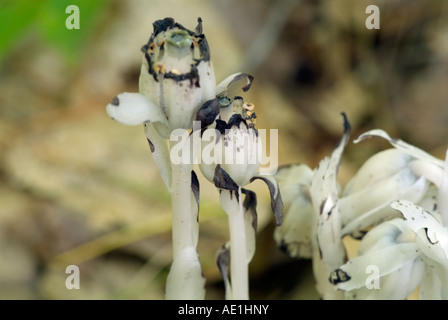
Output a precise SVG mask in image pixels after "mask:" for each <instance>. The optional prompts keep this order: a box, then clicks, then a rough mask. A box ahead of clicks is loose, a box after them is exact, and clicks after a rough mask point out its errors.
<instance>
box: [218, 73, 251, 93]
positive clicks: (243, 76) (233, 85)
mask: <svg viewBox="0 0 448 320" xmlns="http://www.w3.org/2000/svg"><path fill="white" fill-rule="evenodd" d="M253 81H254V77H253V76H251V75H250V74H247V73H235V74H232V75H230V76H228V77H227V78H226V79H224V80H223V81H222V82H221V83H219V84H218V85H217V86H216V91H215V93H216V95H217V96H220V95H223V94H224V95H226V96H228V97H233V96H236V95H238V91H239V90H243V91H244V92H246V91H248V90H249V89H250V87H251V86H252V82H253Z"/></svg>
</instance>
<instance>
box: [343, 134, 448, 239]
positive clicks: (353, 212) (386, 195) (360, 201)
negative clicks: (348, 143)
mask: <svg viewBox="0 0 448 320" xmlns="http://www.w3.org/2000/svg"><path fill="white" fill-rule="evenodd" d="M371 137H381V138H383V139H386V140H387V141H389V142H390V143H391V144H392V145H393V146H394V147H395V148H394V149H388V150H385V151H382V152H379V153H377V154H375V155H373V156H372V157H371V158H370V159H369V160H367V161H366V162H365V163H364V165H363V166H362V167H361V168H360V169H359V171H358V172H357V173H356V175H355V176H354V177H353V178H352V179H351V180H350V181H349V183H348V184H347V185H346V187H345V189H344V192H343V195H342V197H341V199H340V208H341V213H342V224H343V230H342V233H343V234H344V235H345V234H356V233H357V232H358V231H360V230H361V229H363V228H366V227H369V226H372V225H375V224H377V223H379V222H381V221H384V220H387V219H389V218H392V217H397V212H396V211H394V210H392V208H391V207H390V204H391V203H392V202H393V201H394V200H399V199H405V200H409V201H411V202H413V203H416V204H419V203H420V202H422V201H425V199H426V202H428V200H427V199H428V192H430V190H431V189H432V188H434V187H435V188H437V189H438V190H439V192H438V195H437V205H438V206H439V209H440V213H441V214H442V213H443V212H444V213H445V214H442V219H448V197H447V196H446V195H448V183H447V182H444V183H442V177H444V175H445V176H448V173H447V170H448V169H446V165H445V163H444V162H443V161H442V160H439V159H437V158H435V157H433V156H431V155H430V154H428V153H426V152H425V151H423V150H421V149H418V148H416V147H414V146H412V145H410V144H408V143H406V142H404V141H402V140H399V139H392V138H390V137H389V135H388V134H387V133H386V132H384V131H382V130H371V131H368V132H366V133H364V134H362V135H361V136H360V137H359V138H358V139H357V140H355V143H357V142H360V141H362V140H364V139H367V138H371ZM444 181H448V178H445V180H444ZM444 195H445V196H444ZM427 209H430V208H427ZM446 222H447V221H446V220H445V223H446Z"/></svg>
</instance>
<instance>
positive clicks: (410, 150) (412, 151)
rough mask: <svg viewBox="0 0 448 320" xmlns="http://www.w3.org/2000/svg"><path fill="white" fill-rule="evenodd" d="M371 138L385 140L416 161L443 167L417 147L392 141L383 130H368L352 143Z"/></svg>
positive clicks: (439, 162) (441, 163) (397, 140)
mask: <svg viewBox="0 0 448 320" xmlns="http://www.w3.org/2000/svg"><path fill="white" fill-rule="evenodd" d="M372 137H380V138H383V139H386V140H387V141H389V143H390V144H391V145H393V146H394V147H395V148H397V149H399V150H401V151H403V152H405V153H407V154H409V155H411V156H413V157H415V158H417V159H420V160H425V161H429V162H431V163H433V164H435V165H437V166H439V167H443V165H444V163H443V161H441V160H439V159H437V158H435V157H433V156H432V155H430V154H429V153H427V152H425V151H423V150H421V149H419V148H417V147H414V146H413V145H411V144H409V143H407V142H405V141H403V140H400V139H392V138H391V137H390V136H389V135H388V134H387V132H385V131H384V130H381V129H374V130H370V131H367V132H365V133H363V134H362V135H360V136H359V137H358V138H357V139H356V140H355V141H354V143H358V142H360V141H362V140H365V139H367V138H372Z"/></svg>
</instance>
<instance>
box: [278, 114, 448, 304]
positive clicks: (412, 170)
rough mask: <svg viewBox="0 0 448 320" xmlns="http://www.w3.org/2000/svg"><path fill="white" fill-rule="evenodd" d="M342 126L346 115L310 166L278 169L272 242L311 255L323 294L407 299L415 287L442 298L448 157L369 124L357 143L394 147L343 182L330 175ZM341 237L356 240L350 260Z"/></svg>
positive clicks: (447, 274)
mask: <svg viewBox="0 0 448 320" xmlns="http://www.w3.org/2000/svg"><path fill="white" fill-rule="evenodd" d="M348 128H349V126H348V122H347V119H345V133H344V136H343V138H342V141H341V142H340V143H339V145H338V147H337V148H336V149H335V150H334V152H333V153H332V155H331V156H330V157H329V158H325V159H323V160H322V161H321V163H320V164H319V166H318V168H316V169H315V170H312V169H310V168H309V167H308V166H306V165H292V166H288V167H284V168H281V169H280V170H279V172H278V174H277V179H278V181H279V184H280V189H281V191H282V195H283V199H284V203H285V220H284V223H283V225H282V226H280V227H278V228H277V229H276V231H275V239H276V241H277V243H278V245H279V246H280V247H281V248H282V249H283V250H285V251H287V252H288V253H289V255H290V256H292V257H296V258H307V259H309V258H311V259H312V262H313V270H314V275H315V278H316V287H317V290H318V292H319V294H320V295H321V296H322V298H324V299H344V298H345V299H406V298H407V297H408V296H409V295H410V294H411V293H413V292H414V291H415V290H417V289H418V290H419V297H420V298H421V299H448V227H447V223H448V162H447V161H448V160H445V161H442V160H439V159H437V158H435V157H433V156H431V155H429V154H428V153H426V152H424V151H423V150H421V149H418V148H416V147H414V146H412V145H410V144H408V143H406V142H404V141H402V140H399V139H392V138H391V137H390V136H389V135H388V134H387V133H386V132H384V131H383V130H379V129H376V130H371V131H369V132H366V133H364V134H362V135H361V136H360V137H359V138H358V139H356V140H355V143H358V142H360V141H363V140H365V139H367V138H372V137H379V138H382V139H385V140H387V141H388V142H389V143H390V144H391V145H392V146H393V147H394V148H391V149H387V150H384V151H382V152H379V153H377V154H375V155H373V156H372V157H370V158H369V159H368V160H367V161H366V162H365V163H364V164H363V166H362V167H361V168H360V169H359V170H358V171H357V173H356V174H355V175H354V176H353V178H352V179H351V180H350V181H349V182H348V183H347V184H346V185H345V187H344V188H342V187H341V186H340V185H339V183H338V182H337V179H336V176H337V170H338V166H339V163H340V161H341V156H342V152H343V149H344V146H345V144H346V142H347V141H348V135H349V129H348ZM447 158H448V155H447ZM345 236H351V237H354V238H356V239H360V240H361V242H360V246H359V249H358V255H357V256H356V257H354V258H352V259H350V260H348V258H347V254H346V250H345V248H344V245H343V242H342V238H343V237H345ZM347 260H348V261H347ZM370 270H374V271H376V272H377V273H376V274H374V275H373V277H372V273H371V272H370ZM372 281H373V282H375V283H372Z"/></svg>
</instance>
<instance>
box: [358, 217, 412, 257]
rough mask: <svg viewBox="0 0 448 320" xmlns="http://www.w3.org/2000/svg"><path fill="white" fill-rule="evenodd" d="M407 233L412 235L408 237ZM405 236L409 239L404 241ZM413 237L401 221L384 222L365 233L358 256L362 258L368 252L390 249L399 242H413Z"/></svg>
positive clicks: (396, 219)
mask: <svg viewBox="0 0 448 320" xmlns="http://www.w3.org/2000/svg"><path fill="white" fill-rule="evenodd" d="M409 232H410V233H412V234H411V235H409ZM405 235H408V236H409V237H408V238H407V239H405ZM413 236H414V234H413V232H412V230H411V229H410V228H409V226H408V225H407V224H406V222H405V221H404V220H403V219H401V218H395V219H392V220H390V221H386V222H384V223H381V224H379V225H378V226H376V227H374V228H372V229H370V230H369V232H367V234H366V235H365V236H364V238H363V239H362V241H361V243H360V245H359V248H358V255H361V256H364V255H366V254H368V253H370V252H374V251H378V250H381V249H384V248H387V247H391V246H394V245H396V244H397V243H400V242H413V239H414V237H413ZM406 240H408V241H406Z"/></svg>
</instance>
